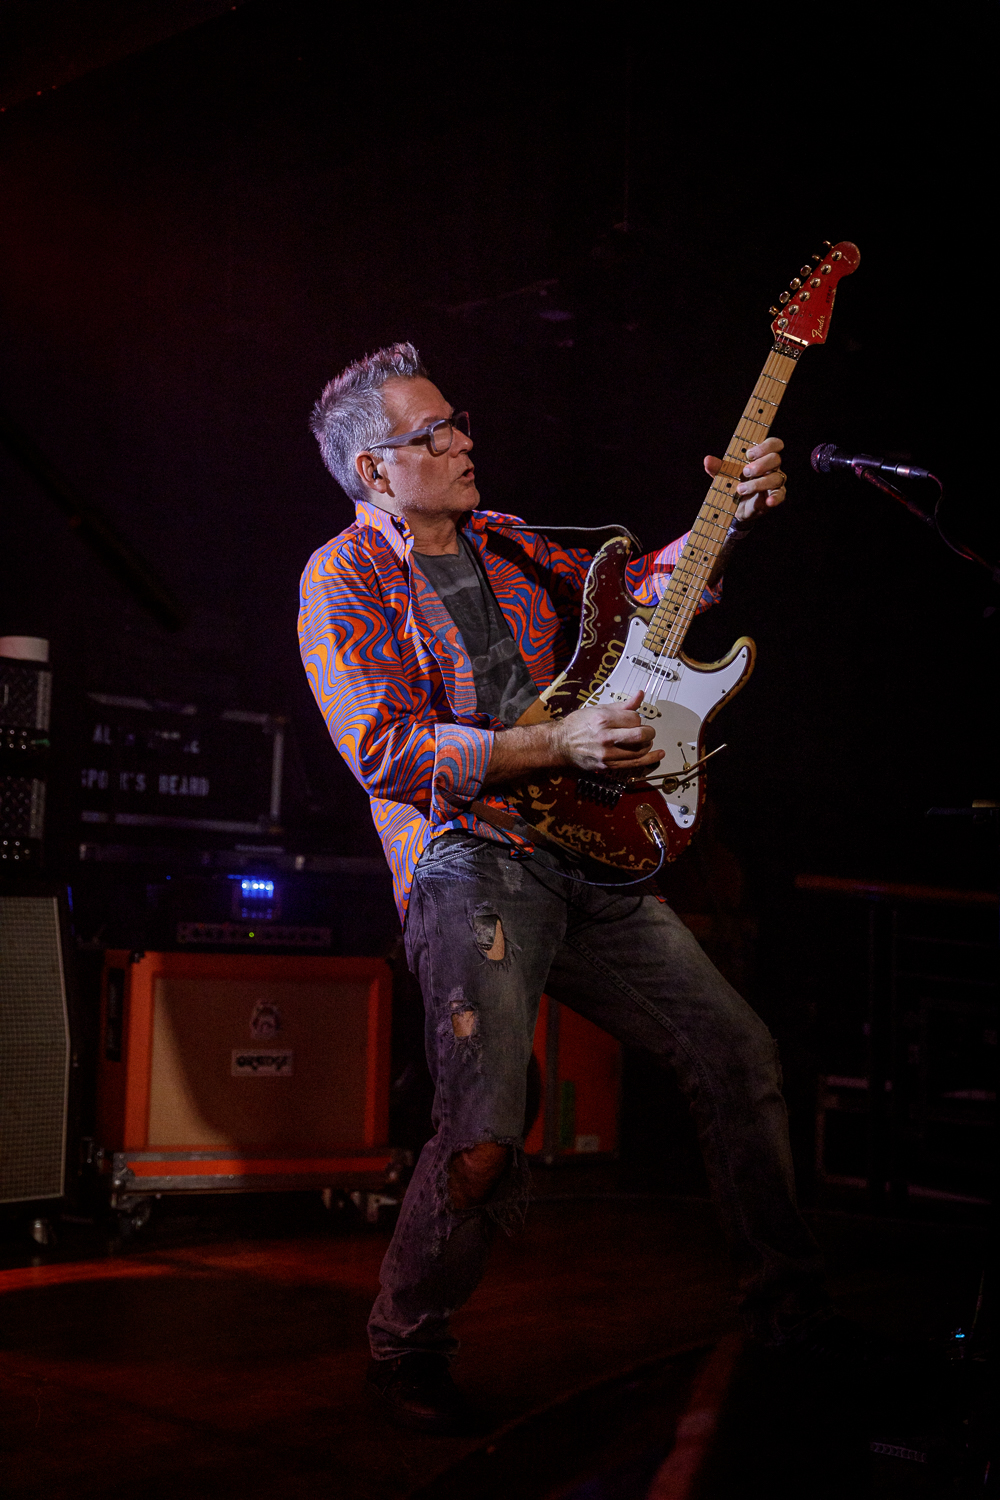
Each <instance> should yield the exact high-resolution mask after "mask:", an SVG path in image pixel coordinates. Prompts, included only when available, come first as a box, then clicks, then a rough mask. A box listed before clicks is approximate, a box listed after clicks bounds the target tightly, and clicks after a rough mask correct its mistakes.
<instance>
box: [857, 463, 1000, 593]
mask: <svg viewBox="0 0 1000 1500" xmlns="http://www.w3.org/2000/svg"><path fill="white" fill-rule="evenodd" d="M851 470H852V472H853V473H854V474H855V476H856V477H857V478H858V479H865V480H867V482H868V483H869V484H873V485H874V486H875V488H876V489H877V490H881V491H882V493H883V494H884V495H890V496H891V497H892V499H893V500H898V501H899V503H900V505H905V506H906V509H907V510H908V511H909V512H910V514H911V515H913V516H916V517H917V519H918V520H920V521H924V522H926V524H927V525H928V526H932V527H933V528H934V530H935V531H936V532H937V534H938V536H939V537H940V538H941V540H942V542H944V544H945V546H946V547H950V548H951V550H952V552H954V553H955V554H956V556H958V557H964V558H965V559H966V561H967V562H976V563H978V564H979V566H980V567H981V568H985V569H986V571H987V573H989V575H990V577H991V578H992V579H993V582H994V583H1000V565H998V564H997V563H991V562H987V561H986V558H985V557H980V556H979V553H978V552H974V551H973V550H972V548H971V547H967V546H964V545H961V546H956V545H955V543H954V542H952V541H950V540H949V538H948V537H946V536H945V534H944V532H943V531H942V529H941V517H940V513H941V502H942V500H943V499H944V485H943V484H942V483H941V481H940V479H938V477H937V475H936V474H928V476H927V478H928V479H932V480H933V481H934V483H935V484H936V485H937V489H938V497H937V501H936V502H935V505H934V510H933V513H932V514H931V515H928V514H927V512H926V511H925V510H921V509H920V506H919V505H914V504H913V502H912V500H907V498H906V496H905V495H901V494H900V492H899V490H897V489H896V487H895V485H891V484H890V483H889V481H888V480H887V479H883V478H882V475H881V474H880V473H879V472H878V470H877V469H871V468H869V467H868V466H867V465H866V464H863V463H857V464H852V465H851Z"/></svg>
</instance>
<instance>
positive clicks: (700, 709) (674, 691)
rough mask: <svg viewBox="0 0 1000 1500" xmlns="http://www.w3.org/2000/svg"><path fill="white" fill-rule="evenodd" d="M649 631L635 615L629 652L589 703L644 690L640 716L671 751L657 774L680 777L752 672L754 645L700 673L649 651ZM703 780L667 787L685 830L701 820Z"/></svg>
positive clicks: (659, 743)
mask: <svg viewBox="0 0 1000 1500" xmlns="http://www.w3.org/2000/svg"><path fill="white" fill-rule="evenodd" d="M648 629H649V626H648V625H647V623H646V622H645V621H644V620H642V619H641V618H639V617H638V616H635V617H633V619H632V620H631V622H630V624H629V632H628V640H627V642H626V645H625V650H624V651H623V652H622V654H621V656H620V657H619V658H618V662H617V664H616V666H615V667H614V669H613V670H612V672H611V674H610V675H609V676H608V677H607V678H606V679H605V681H604V682H603V683H602V685H601V687H600V689H599V691H598V692H596V693H595V694H594V696H593V697H592V698H590V699H589V700H588V704H589V706H596V705H597V704H599V703H609V702H621V701H622V699H623V698H626V697H628V696H630V694H634V693H635V692H637V691H638V690H639V689H640V688H641V689H642V691H643V695H644V696H643V702H642V707H641V708H640V710H639V712H640V713H641V714H642V717H643V718H644V720H645V721H646V723H647V724H650V725H652V727H653V729H654V730H655V736H654V739H653V748H654V749H657V750H663V751H665V752H666V753H665V755H664V757H663V760H662V761H661V762H660V765H659V767H658V768H657V770H656V771H654V772H652V775H653V776H654V777H655V776H658V775H667V776H676V775H678V774H683V772H684V769H685V767H687V766H691V765H693V764H694V763H695V761H697V759H698V755H699V749H698V747H699V745H700V743H701V727H702V725H703V723H704V722H705V720H706V719H707V718H708V716H709V714H710V713H711V712H712V710H713V708H715V707H716V705H717V704H719V703H720V702H721V701H722V699H723V698H725V697H727V696H728V695H729V694H730V693H731V692H732V691H733V689H734V688H735V687H736V685H737V683H738V682H739V681H740V678H741V677H743V675H744V674H745V672H746V671H747V670H748V668H749V666H750V647H749V646H743V647H742V648H741V650H739V651H737V653H736V655H735V656H734V657H733V659H732V661H728V662H725V663H724V664H722V665H720V666H709V667H703V668H700V669H699V668H696V667H692V666H689V665H688V663H687V662H685V661H682V660H681V659H680V658H679V657H654V656H653V655H652V654H651V653H650V652H648V651H644V650H643V649H642V639H643V636H644V635H645V634H646V631H647V630H648ZM698 782H699V776H698V775H696V776H694V777H693V778H692V779H691V780H690V781H689V782H687V784H686V785H684V786H680V787H678V788H677V789H676V790H675V791H668V790H666V788H663V795H664V797H665V798H666V800H667V802H668V803H669V805H670V811H671V813H672V814H673V817H674V820H675V822H676V823H677V824H678V826H679V827H680V828H690V827H691V825H692V823H693V822H694V820H695V816H696V814H697V811H698V795H699V785H698Z"/></svg>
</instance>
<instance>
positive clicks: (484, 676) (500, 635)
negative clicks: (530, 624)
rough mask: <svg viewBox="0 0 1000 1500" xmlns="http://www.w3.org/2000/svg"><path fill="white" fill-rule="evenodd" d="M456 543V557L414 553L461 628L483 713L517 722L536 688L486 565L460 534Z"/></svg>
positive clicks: (412, 556) (419, 566)
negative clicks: (484, 567)
mask: <svg viewBox="0 0 1000 1500" xmlns="http://www.w3.org/2000/svg"><path fill="white" fill-rule="evenodd" d="M458 547H459V550H458V554H457V556H452V555H445V556H443V557H431V556H429V555H428V554H427V553H424V552H413V553H411V554H410V555H411V558H412V560H413V561H414V562H415V563H416V565H417V567H418V568H419V569H420V571H421V573H423V575H424V577H425V578H426V579H427V582H428V583H429V584H430V586H431V588H432V589H433V590H434V592H435V593H436V594H437V596H438V598H439V599H440V600H441V603H442V604H443V605H444V607H445V609H446V610H447V611H448V613H449V614H450V615H451V618H452V619H453V620H454V622H455V624H456V625H457V626H458V628H459V631H460V632H461V635H462V640H463V641H464V643H465V649H466V651H467V652H468V654H469V658H470V660H471V662H472V674H473V676H474V678H475V681H476V703H477V706H478V708H479V712H480V713H483V714H489V715H490V717H491V718H493V719H499V720H500V722H501V724H507V725H510V724H516V723H517V721H518V719H519V718H520V717H521V715H522V714H523V713H524V711H525V709H526V708H527V707H528V705H529V704H531V703H533V702H534V701H535V699H536V698H537V697H538V689H537V688H536V686H535V684H534V683H533V682H532V680H531V677H530V675H529V673H528V669H527V667H526V666H525V664H524V658H523V656H522V655H521V653H520V651H519V650H518V649H517V642H516V641H515V640H514V636H513V634H512V633H511V628H510V626H509V625H508V624H507V621H506V620H505V619H504V616H503V611H502V610H501V608H500V606H499V604H498V603H497V601H496V598H495V596H494V594H493V590H492V589H491V588H490V585H489V580H488V579H487V577H486V575H485V573H484V572H483V568H482V564H481V563H480V561H479V558H478V557H477V556H476V554H475V552H474V551H473V549H472V548H471V547H470V546H469V544H468V542H467V541H466V540H465V537H464V536H462V535H461V534H459V538H458Z"/></svg>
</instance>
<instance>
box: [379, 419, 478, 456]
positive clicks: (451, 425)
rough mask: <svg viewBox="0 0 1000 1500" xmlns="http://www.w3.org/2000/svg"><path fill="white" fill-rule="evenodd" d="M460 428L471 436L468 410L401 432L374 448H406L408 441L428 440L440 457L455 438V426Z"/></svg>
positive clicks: (419, 441)
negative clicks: (411, 430) (410, 430)
mask: <svg viewBox="0 0 1000 1500" xmlns="http://www.w3.org/2000/svg"><path fill="white" fill-rule="evenodd" d="M456 427H457V428H458V430H459V432H461V433H462V434H463V435H464V436H465V437H471V436H472V433H471V432H470V431H469V413H468V412H467V411H456V412H452V414H451V416H450V417H441V418H440V420H439V421H437V422H431V423H429V425H428V426H427V427H417V428H416V429H415V430H414V431H413V432H401V433H400V435H399V437H394V438H386V439H385V441H384V442H381V443H372V444H371V445H370V446H371V447H372V448H404V447H405V446H406V444H407V443H422V442H424V441H426V443H427V446H428V448H429V449H430V451H431V452H432V453H433V454H435V455H436V456H438V457H440V455H441V454H442V453H447V452H448V449H449V448H450V447H451V445H452V443H453V442H454V438H455V428H456Z"/></svg>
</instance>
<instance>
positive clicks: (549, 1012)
mask: <svg viewBox="0 0 1000 1500" xmlns="http://www.w3.org/2000/svg"><path fill="white" fill-rule="evenodd" d="M621 1050H622V1049H621V1046H620V1044H619V1043H618V1042H616V1041H615V1039H614V1037H611V1036H609V1035H608V1033H607V1032H606V1031H602V1030H601V1028H600V1027H599V1026H595V1025H594V1023H593V1022H592V1021H588V1020H586V1018H585V1017H583V1016H578V1015H577V1013H576V1011H575V1010H570V1009H569V1008H568V1007H567V1006H565V1005H560V1004H559V1003H558V1002H557V1001H554V1000H551V999H550V998H549V996H548V995H543V996H542V1000H541V1004H540V1006H539V1010H538V1023H537V1025H536V1027H535V1044H534V1052H535V1057H536V1059H537V1061H538V1066H539V1071H540V1073H541V1077H542V1100H541V1109H540V1110H539V1113H538V1116H537V1118H536V1120H535V1123H534V1125H533V1126H532V1128H531V1130H530V1131H529V1133H528V1136H527V1139H526V1140H525V1143H524V1149H525V1150H526V1151H527V1152H528V1154H529V1155H539V1156H541V1157H542V1159H543V1160H544V1161H546V1162H549V1163H551V1162H553V1161H556V1160H560V1159H565V1158H566V1157H568V1156H573V1155H578V1156H580V1155H593V1154H595V1153H599V1154H600V1155H602V1156H604V1155H610V1154H612V1153H614V1152H615V1151H617V1150H618V1114H619V1097H620V1093H621Z"/></svg>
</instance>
